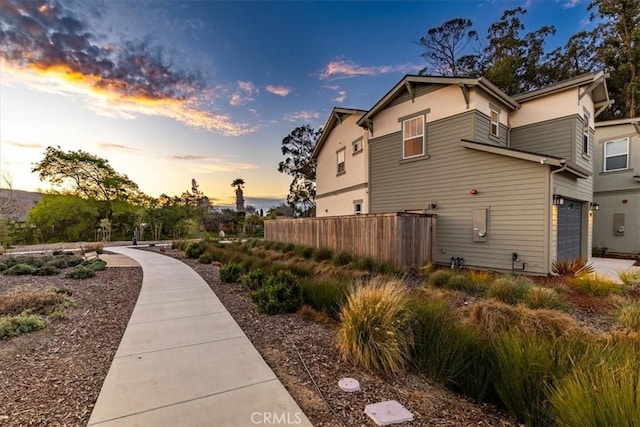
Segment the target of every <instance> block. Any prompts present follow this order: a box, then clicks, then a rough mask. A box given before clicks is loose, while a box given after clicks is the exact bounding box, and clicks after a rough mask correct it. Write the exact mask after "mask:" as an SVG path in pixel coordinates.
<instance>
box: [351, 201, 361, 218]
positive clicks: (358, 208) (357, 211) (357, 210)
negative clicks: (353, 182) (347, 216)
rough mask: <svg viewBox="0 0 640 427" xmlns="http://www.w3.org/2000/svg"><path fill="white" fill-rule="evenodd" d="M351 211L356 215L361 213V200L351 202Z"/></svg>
mask: <svg viewBox="0 0 640 427" xmlns="http://www.w3.org/2000/svg"><path fill="white" fill-rule="evenodd" d="M353 213H354V214H356V215H360V214H361V213H362V202H353Z"/></svg>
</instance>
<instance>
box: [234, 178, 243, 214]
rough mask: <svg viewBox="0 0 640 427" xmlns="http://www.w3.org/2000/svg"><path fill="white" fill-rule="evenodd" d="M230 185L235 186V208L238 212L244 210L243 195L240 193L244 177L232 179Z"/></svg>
mask: <svg viewBox="0 0 640 427" xmlns="http://www.w3.org/2000/svg"><path fill="white" fill-rule="evenodd" d="M231 186H232V187H236V210H237V211H238V212H244V197H243V193H242V189H243V188H244V179H242V178H236V179H234V180H233V182H232V183H231Z"/></svg>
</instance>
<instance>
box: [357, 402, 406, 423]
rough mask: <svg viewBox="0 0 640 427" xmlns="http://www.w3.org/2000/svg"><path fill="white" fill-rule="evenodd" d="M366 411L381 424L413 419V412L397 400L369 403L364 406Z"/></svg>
mask: <svg viewBox="0 0 640 427" xmlns="http://www.w3.org/2000/svg"><path fill="white" fill-rule="evenodd" d="M364 413H365V414H367V415H368V416H369V418H371V419H372V420H373V421H374V422H375V423H376V424H377V425H379V426H388V425H391V424H397V423H404V422H406V421H413V414H411V412H409V411H408V410H407V408H405V407H404V406H402V405H401V404H400V403H398V402H396V401H395V400H387V401H386V402H379V403H372V404H370V405H367V406H365V408H364Z"/></svg>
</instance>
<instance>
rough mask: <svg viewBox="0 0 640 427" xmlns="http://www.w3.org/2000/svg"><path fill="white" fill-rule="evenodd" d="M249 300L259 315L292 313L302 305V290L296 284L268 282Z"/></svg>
mask: <svg viewBox="0 0 640 427" xmlns="http://www.w3.org/2000/svg"><path fill="white" fill-rule="evenodd" d="M271 279H273V278H271ZM251 299H252V300H253V301H254V302H255V303H256V305H257V307H258V311H259V312H260V313H265V314H282V313H294V312H295V311H297V310H298V309H299V308H300V306H301V305H302V290H301V288H300V286H299V285H298V284H297V283H286V282H285V281H277V280H269V281H268V282H267V284H265V285H264V286H263V287H262V288H260V289H258V290H257V291H254V292H252V293H251Z"/></svg>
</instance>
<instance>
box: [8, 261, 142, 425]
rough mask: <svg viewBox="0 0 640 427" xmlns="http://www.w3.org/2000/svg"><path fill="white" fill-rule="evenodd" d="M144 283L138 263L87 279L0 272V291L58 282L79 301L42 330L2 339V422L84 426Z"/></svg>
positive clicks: (36, 287) (58, 285)
mask: <svg viewBox="0 0 640 427" xmlns="http://www.w3.org/2000/svg"><path fill="white" fill-rule="evenodd" d="M0 258H1V257H0ZM141 284H142V270H141V269H140V268H139V267H128V268H107V269H106V270H104V271H99V272H98V273H97V275H96V276H95V277H93V278H90V279H84V280H74V279H68V278H65V277H64V275H63V274H60V275H57V276H49V277H37V276H4V275H0V294H3V293H6V292H7V291H9V290H11V289H13V288H15V287H17V286H19V287H22V288H26V289H46V288H48V287H50V286H55V287H59V288H64V289H67V290H69V291H71V292H72V297H73V298H74V300H75V303H76V306H75V307H72V308H69V309H67V311H66V316H65V317H64V318H62V319H58V320H53V321H51V322H50V324H49V325H48V326H47V327H46V328H45V329H43V330H40V331H38V332H32V333H29V334H25V335H21V336H19V337H15V338H10V339H5V340H0V425H1V426H83V425H86V424H87V422H88V420H89V416H90V415H91V411H92V410H93V405H94V404H95V401H96V399H97V398H98V394H99V393H100V388H101V387H102V383H103V382H104V378H105V377H106V375H107V372H108V370H109V366H111V361H112V359H113V356H114V355H115V352H116V350H117V348H118V345H119V344H120V339H121V338H122V334H123V333H124V330H125V328H126V326H127V322H128V321H129V317H130V316H131V312H132V311H133V307H134V305H135V301H136V299H137V298H138V293H139V292H140V286H141Z"/></svg>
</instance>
